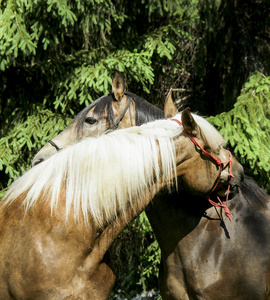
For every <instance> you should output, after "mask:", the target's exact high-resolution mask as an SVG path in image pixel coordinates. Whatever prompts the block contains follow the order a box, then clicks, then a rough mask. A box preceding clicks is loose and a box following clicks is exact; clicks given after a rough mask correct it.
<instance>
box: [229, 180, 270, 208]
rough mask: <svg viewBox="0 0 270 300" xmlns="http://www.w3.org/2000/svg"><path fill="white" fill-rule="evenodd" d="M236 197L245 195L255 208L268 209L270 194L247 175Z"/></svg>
mask: <svg viewBox="0 0 270 300" xmlns="http://www.w3.org/2000/svg"><path fill="white" fill-rule="evenodd" d="M235 197H243V198H244V199H245V200H246V201H247V202H248V204H249V205H250V206H252V207H253V208H254V209H267V204H268V202H270V196H269V195H268V194H267V193H266V192H265V190H264V189H262V188H260V187H259V186H258V184H257V183H256V182H255V181H254V180H252V179H251V178H248V177H246V176H245V179H244V180H243V181H242V183H241V186H240V188H239V193H238V194H237V195H236V196H235Z"/></svg>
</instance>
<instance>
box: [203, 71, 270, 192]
mask: <svg viewBox="0 0 270 300" xmlns="http://www.w3.org/2000/svg"><path fill="white" fill-rule="evenodd" d="M208 120H209V121H210V122H211V123H213V124H214V125H215V126H216V127H217V128H218V130H219V131H220V133H221V134H222V135H223V136H224V137H225V139H226V140H227V141H229V144H230V146H231V147H232V148H233V149H234V153H235V155H237V157H238V159H239V160H240V162H241V163H242V164H243V165H244V166H245V167H246V169H247V172H248V174H249V175H251V176H253V177H254V178H255V179H256V180H257V181H258V182H259V183H260V184H261V185H262V186H264V188H266V189H268V191H270V183H269V182H270V176H269V174H270V159H269V158H270V147H269V141H270V131H269V128H270V77H265V76H264V75H263V74H261V73H259V72H256V73H255V74H254V75H252V76H251V77H250V79H249V81H248V82H247V83H246V84H245V85H244V87H243V89H242V91H241V94H240V96H239V97H238V98H237V102H236V103H235V105H234V108H233V109H232V110H230V111H229V112H224V113H221V114H219V115H217V116H215V117H210V118H209V119H208Z"/></svg>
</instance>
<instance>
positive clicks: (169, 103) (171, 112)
mask: <svg viewBox="0 0 270 300" xmlns="http://www.w3.org/2000/svg"><path fill="white" fill-rule="evenodd" d="M177 113H178V110H177V107H176V106H175V104H174V102H173V99H172V88H171V89H170V91H169V93H168V95H167V97H166V100H165V104H164V114H165V118H167V119H168V118H172V117H174V116H175V115H176V114H177Z"/></svg>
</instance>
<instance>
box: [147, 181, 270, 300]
mask: <svg viewBox="0 0 270 300" xmlns="http://www.w3.org/2000/svg"><path fill="white" fill-rule="evenodd" d="M180 197H181V201H179V198H180ZM164 198H166V201H164ZM229 207H230V211H231V215H232V220H231V221H230V220H229V219H228V218H226V217H225V218H223V217H222V214H221V212H220V211H219V209H217V208H216V207H213V206H211V207H210V204H209V203H207V201H201V197H198V196H193V195H191V194H190V193H187V192H186V191H183V190H182V191H178V193H174V194H171V195H168V194H167V193H165V194H163V195H158V196H156V197H155V198H154V199H153V201H152V202H151V203H150V204H149V207H147V208H146V214H147V217H148V219H149V221H150V224H151V226H152V228H153V231H154V233H155V236H156V238H157V241H158V243H159V246H160V249H161V263H160V269H159V276H158V281H159V289H160V294H161V296H162V299H164V300H186V299H198V300H201V299H207V300H215V299H219V300H231V299H234V300H263V299H270V234H269V229H270V196H269V195H267V193H266V192H265V191H264V190H263V189H261V188H260V187H259V186H258V185H257V183H256V182H254V181H253V180H252V179H250V178H246V177H245V179H244V180H243V181H242V182H241V184H240V187H239V189H238V192H237V193H235V194H234V195H233V196H232V197H231V199H230V200H229Z"/></svg>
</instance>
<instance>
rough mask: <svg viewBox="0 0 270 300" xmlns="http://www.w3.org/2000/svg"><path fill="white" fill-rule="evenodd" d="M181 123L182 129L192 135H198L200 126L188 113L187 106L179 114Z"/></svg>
mask: <svg viewBox="0 0 270 300" xmlns="http://www.w3.org/2000/svg"><path fill="white" fill-rule="evenodd" d="M181 119H182V124H183V127H184V129H185V130H186V131H187V132H189V133H190V134H192V135H193V136H199V135H200V127H199V126H198V124H197V123H196V121H195V120H194V118H193V117H192V115H191V113H190V108H189V107H187V108H185V109H184V110H183V111H182V114H181Z"/></svg>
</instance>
